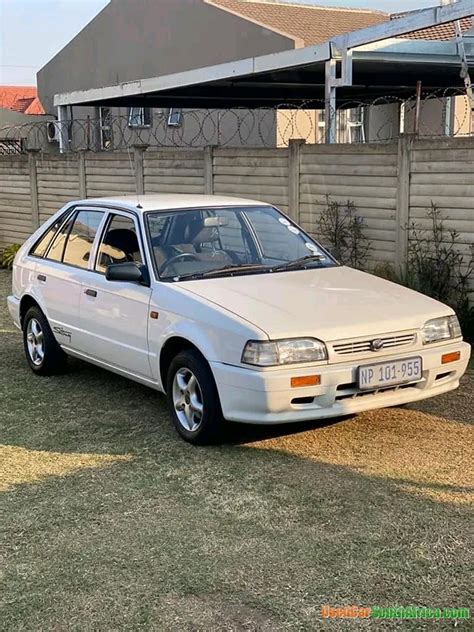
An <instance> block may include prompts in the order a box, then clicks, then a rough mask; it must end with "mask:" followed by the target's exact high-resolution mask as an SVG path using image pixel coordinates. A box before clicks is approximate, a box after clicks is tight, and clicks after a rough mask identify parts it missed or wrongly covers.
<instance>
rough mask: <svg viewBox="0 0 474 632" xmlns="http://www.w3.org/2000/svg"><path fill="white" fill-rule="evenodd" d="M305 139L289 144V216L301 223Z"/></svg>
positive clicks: (294, 140) (295, 139)
mask: <svg viewBox="0 0 474 632" xmlns="http://www.w3.org/2000/svg"><path fill="white" fill-rule="evenodd" d="M305 142H306V141H305V140H304V139H303V138H293V139H291V140H290V142H289V144H288V215H289V216H290V217H291V219H293V220H295V222H296V223H299V221H300V158H301V147H302V145H304V144H305Z"/></svg>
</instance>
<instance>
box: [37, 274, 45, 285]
mask: <svg viewBox="0 0 474 632" xmlns="http://www.w3.org/2000/svg"><path fill="white" fill-rule="evenodd" d="M37 279H38V281H41V282H42V283H46V277H45V275H44V274H38V276H37Z"/></svg>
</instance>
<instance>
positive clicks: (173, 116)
mask: <svg viewBox="0 0 474 632" xmlns="http://www.w3.org/2000/svg"><path fill="white" fill-rule="evenodd" d="M182 123H183V110H182V109H181V108H170V111H169V114H168V126H169V127H180V126H181V125H182Z"/></svg>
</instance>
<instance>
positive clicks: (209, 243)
mask: <svg viewBox="0 0 474 632" xmlns="http://www.w3.org/2000/svg"><path fill="white" fill-rule="evenodd" d="M147 223H148V230H149V236H150V241H151V246H152V251H153V255H154V258H155V262H156V268H157V270H158V273H159V276H160V278H161V279H162V280H170V281H171V280H172V281H179V280H184V279H193V278H203V277H212V276H227V275H228V276H231V275H236V274H258V273H262V272H281V271H284V270H286V269H291V270H297V269H300V268H301V269H303V268H308V267H329V266H334V265H337V264H336V262H335V261H334V260H333V259H332V258H331V257H330V255H328V253H327V252H325V251H324V250H323V248H322V247H321V246H319V244H317V243H316V242H315V241H314V240H313V239H312V238H311V237H309V236H308V235H306V234H305V233H303V231H302V230H301V229H300V228H298V227H297V226H296V225H295V224H293V223H292V222H291V221H290V220H289V219H287V218H286V217H285V216H284V215H283V214H282V213H280V212H279V211H277V210H276V209H275V208H273V207H272V206H248V207H241V206H239V207H225V208H203V209H191V210H178V211H169V212H164V213H163V212H149V213H147Z"/></svg>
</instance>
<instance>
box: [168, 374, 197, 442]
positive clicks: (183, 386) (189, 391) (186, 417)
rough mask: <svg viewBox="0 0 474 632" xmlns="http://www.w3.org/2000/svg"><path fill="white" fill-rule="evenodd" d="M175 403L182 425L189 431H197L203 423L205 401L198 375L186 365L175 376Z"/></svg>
mask: <svg viewBox="0 0 474 632" xmlns="http://www.w3.org/2000/svg"><path fill="white" fill-rule="evenodd" d="M173 405H174V409H175V411H176V416H177V418H178V421H179V423H180V424H181V426H182V427H183V428H184V429H185V430H188V431H189V432H196V430H198V429H199V427H200V425H201V423H202V418H203V413H204V402H203V397H202V391H201V387H200V385H199V382H198V380H197V378H196V376H195V375H194V373H193V372H192V371H190V369H187V368H185V367H183V368H182V369H179V370H178V371H177V372H176V374H175V376H174V380H173Z"/></svg>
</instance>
